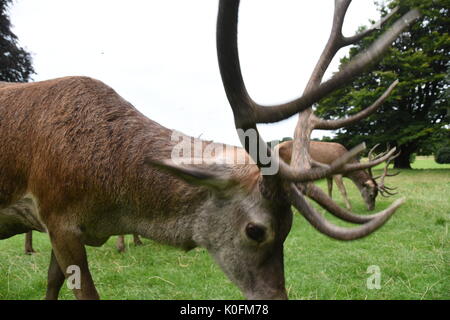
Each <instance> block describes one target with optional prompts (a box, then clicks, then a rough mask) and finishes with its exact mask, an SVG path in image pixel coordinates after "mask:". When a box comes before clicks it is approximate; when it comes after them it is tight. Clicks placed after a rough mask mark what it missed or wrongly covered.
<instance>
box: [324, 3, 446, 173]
mask: <svg viewBox="0 0 450 320" xmlns="http://www.w3.org/2000/svg"><path fill="white" fill-rule="evenodd" d="M395 5H399V6H400V10H399V12H400V13H397V14H396V15H395V16H394V17H393V18H392V19H391V20H390V23H392V22H393V21H395V20H396V18H399V16H400V14H402V13H405V12H406V11H407V10H408V9H409V8H412V7H417V8H419V9H420V11H421V13H422V18H421V19H420V21H418V22H416V23H415V24H414V25H413V26H412V27H411V28H410V29H409V30H408V31H407V32H404V33H403V34H402V35H401V36H400V38H399V39H397V40H396V41H395V42H394V43H393V46H392V48H391V49H390V50H389V52H388V53H387V54H386V55H385V57H384V58H383V59H382V60H381V61H379V62H378V63H376V64H375V65H374V66H373V68H372V70H373V71H372V72H368V73H366V74H364V75H362V76H360V77H359V78H357V79H356V80H355V81H354V83H353V84H352V85H351V86H347V87H345V88H342V89H340V90H337V91H336V92H334V93H333V94H332V95H330V96H329V97H327V98H325V99H322V101H320V103H319V104H318V106H317V108H316V111H315V112H316V114H318V115H319V116H321V117H324V118H326V119H333V118H338V117H345V116H349V115H352V114H355V113H357V112H359V111H361V110H362V109H364V108H366V107H368V106H369V105H370V104H372V103H373V102H374V101H375V100H376V99H377V98H378V97H379V96H380V95H381V94H382V93H383V92H384V90H386V88H387V87H388V86H389V85H390V83H392V82H393V81H394V80H395V79H399V80H400V83H399V85H398V86H397V87H396V89H395V90H394V92H393V94H392V95H391V97H390V98H389V99H388V100H387V101H386V102H385V103H384V104H383V106H381V108H380V109H379V110H378V111H377V112H376V113H375V114H373V115H371V116H370V117H368V118H367V119H365V120H363V121H360V122H358V123H356V124H354V125H352V126H349V127H347V128H343V129H341V130H339V131H337V133H336V134H337V135H336V138H335V139H334V140H335V141H337V142H340V143H342V144H343V145H345V146H347V147H352V146H355V145H356V144H358V143H361V142H363V141H365V142H366V143H367V144H368V145H375V144H377V143H381V144H382V145H387V144H389V145H391V146H397V147H398V148H399V149H400V150H401V155H400V156H399V157H398V158H397V159H396V160H395V166H396V167H400V168H402V167H403V168H409V166H410V163H409V159H410V155H411V154H413V153H418V154H431V153H432V152H433V151H434V150H435V149H436V147H437V144H439V143H441V142H442V141H445V140H446V139H447V141H448V139H450V130H449V118H448V116H447V112H448V109H449V104H448V90H449V89H448V74H449V66H450V64H449V55H450V37H449V32H448V31H449V30H448V27H449V26H450V19H449V9H450V6H449V2H448V0H392V1H389V2H388V7H389V8H392V7H394V6H395ZM379 9H380V12H381V13H382V14H383V15H385V14H386V13H387V12H388V11H389V9H388V8H387V7H386V6H384V5H383V4H379ZM390 23H388V24H387V26H385V27H384V28H383V30H385V29H386V28H388V27H389V24H390ZM383 30H380V31H379V32H374V33H373V34H371V35H370V36H369V37H367V38H365V39H363V40H362V41H360V42H359V43H357V44H356V45H355V46H353V47H352V48H351V49H350V52H349V57H345V58H343V59H342V60H341V66H342V65H344V64H345V63H347V62H348V61H349V58H351V57H354V56H355V55H357V54H358V53H359V52H361V51H362V50H364V49H365V48H367V47H368V46H369V45H370V44H371V43H372V42H373V41H374V40H375V39H376V38H377V37H378V36H379V34H380V33H381V32H382V31H383Z"/></svg>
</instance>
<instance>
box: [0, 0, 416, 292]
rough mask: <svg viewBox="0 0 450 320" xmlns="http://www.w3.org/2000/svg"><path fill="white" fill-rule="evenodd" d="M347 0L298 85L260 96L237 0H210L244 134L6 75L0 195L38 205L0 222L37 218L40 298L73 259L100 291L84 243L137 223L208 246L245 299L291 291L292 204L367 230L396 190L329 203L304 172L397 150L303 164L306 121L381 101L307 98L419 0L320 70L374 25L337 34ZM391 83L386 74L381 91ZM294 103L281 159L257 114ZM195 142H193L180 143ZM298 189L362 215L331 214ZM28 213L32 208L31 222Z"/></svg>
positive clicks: (309, 124) (345, 236) (64, 82)
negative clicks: (240, 41)
mask: <svg viewBox="0 0 450 320" xmlns="http://www.w3.org/2000/svg"><path fill="white" fill-rule="evenodd" d="M350 2H351V1H350V0H336V1H335V9H334V17H333V26H332V30H331V33H330V38H329V40H328V42H327V44H326V46H325V49H324V51H323V53H322V54H321V56H320V57H319V60H318V63H317V65H316V67H315V69H314V71H313V72H312V75H311V78H310V81H309V84H308V85H307V88H306V89H305V91H304V93H303V94H302V96H300V97H299V98H297V99H294V100H292V101H290V102H287V103H284V104H280V105H272V106H263V105H259V104H257V103H256V102H254V101H253V100H252V99H251V98H250V96H249V95H248V93H247V90H246V88H245V84H244V81H243V78H242V73H241V69H240V63H239V55H238V46H237V22H238V12H239V4H240V1H239V0H220V1H219V9H218V15H217V31H216V45H217V57H218V62H219V71H220V75H221V78H222V83H223V87H224V89H225V93H226V96H227V99H228V102H229V104H230V107H231V110H232V112H233V115H234V121H235V127H236V132H237V134H238V137H239V139H240V141H241V144H242V147H237V146H228V145H225V144H221V143H217V142H210V141H205V140H201V139H198V138H192V137H189V136H187V135H184V134H182V133H179V132H176V131H175V130H171V129H168V128H166V127H164V126H162V125H160V124H158V123H157V122H155V121H153V120H151V119H149V118H147V117H146V116H144V115H143V114H142V113H140V112H139V111H138V110H137V109H136V108H135V107H134V106H132V105H131V104H130V103H129V102H127V101H126V100H125V99H123V98H122V97H121V96H119V95H118V94H117V93H116V92H115V91H114V90H113V89H112V88H110V87H109V86H107V85H106V84H104V83H103V82H101V81H99V80H95V79H92V78H89V77H81V76H77V77H63V78H57V79H52V80H45V81H39V82H33V83H21V84H11V85H8V86H5V87H2V88H1V89H0V138H1V141H2V144H0V208H3V209H2V210H4V209H5V208H6V210H9V209H11V208H13V207H14V206H15V205H17V203H19V202H20V201H23V199H25V198H27V199H31V202H32V205H34V206H36V207H37V210H36V211H35V212H34V211H33V212H31V211H30V212H29V213H30V214H28V215H25V216H24V217H25V218H24V219H25V220H26V221H25V222H23V223H22V224H21V226H20V228H19V227H11V228H6V230H3V229H0V230H2V231H1V233H0V239H3V238H6V237H10V236H13V235H14V234H18V233H24V232H28V231H30V229H33V228H35V229H38V227H39V226H42V227H43V229H44V231H45V232H47V234H48V236H49V239H50V242H51V246H52V252H51V255H50V265H49V269H48V281H47V292H46V298H47V299H57V298H58V294H59V291H60V289H61V286H62V285H63V283H64V281H65V279H66V278H68V277H70V275H71V274H72V271H71V270H72V268H73V267H74V266H76V267H77V268H78V270H79V273H78V274H79V276H80V279H79V280H80V281H79V285H78V286H74V287H73V289H72V290H73V293H74V295H75V297H76V298H77V299H99V298H100V296H99V294H98V291H97V289H96V286H95V284H94V281H93V277H92V274H91V272H90V269H89V264H88V259H87V255H86V249H85V246H101V245H102V244H104V243H105V242H106V241H107V240H108V238H109V237H111V236H114V235H122V234H135V233H136V234H139V235H141V236H143V237H145V238H149V239H152V240H154V241H158V242H161V243H164V244H167V245H171V246H174V247H178V248H181V249H183V250H190V249H193V248H195V247H202V248H205V250H207V251H208V253H209V254H210V255H211V256H212V257H213V260H214V261H215V262H216V263H217V264H218V266H219V267H220V268H221V269H222V270H223V272H224V273H225V275H226V276H227V277H228V278H229V279H230V280H231V281H232V282H233V283H234V284H235V285H236V286H237V287H238V288H239V289H240V290H241V292H242V294H243V295H244V296H245V297H246V298H247V299H287V298H288V295H287V290H286V286H285V276H284V254H283V247H284V242H285V239H286V237H287V236H288V234H289V232H290V230H291V226H292V220H293V215H294V212H298V213H299V214H300V215H302V216H303V217H304V218H305V220H306V221H308V223H309V224H311V226H312V227H314V228H315V229H317V230H318V231H319V232H320V233H323V234H324V235H326V236H328V237H331V238H334V239H338V240H342V241H350V240H356V239H360V238H364V237H366V236H368V235H370V234H372V233H373V232H375V231H376V230H378V229H379V228H380V227H382V226H383V225H384V224H385V223H386V222H387V221H388V220H389V219H390V217H391V216H392V215H393V214H394V213H395V212H396V211H397V209H398V208H399V207H400V206H401V205H402V203H404V201H405V199H404V198H399V199H397V200H395V201H394V202H393V203H392V204H391V205H390V206H389V207H388V208H386V209H385V210H382V211H380V212H378V213H374V214H371V215H359V214H356V213H353V212H351V211H349V210H346V209H344V208H341V207H340V206H338V205H337V204H336V203H335V202H334V201H333V200H332V199H331V198H329V197H328V195H327V194H326V193H324V192H323V191H321V189H320V188H318V187H316V186H315V185H314V183H313V182H314V181H315V180H317V179H322V178H325V177H327V176H331V175H334V174H345V173H347V172H351V171H356V170H361V169H365V168H369V167H373V166H375V165H377V164H379V163H382V162H384V161H386V160H388V159H389V158H390V157H392V156H394V154H395V152H396V150H395V148H392V149H391V150H390V151H389V152H387V153H386V154H384V155H382V156H380V157H377V158H376V159H374V160H373V161H368V162H364V163H357V164H354V163H348V162H349V160H351V159H352V158H353V157H355V156H356V155H357V154H358V153H360V152H362V151H363V150H364V148H365V146H364V145H359V146H357V147H355V148H353V149H351V150H350V151H349V152H348V153H345V154H344V155H343V156H341V157H340V158H338V159H337V160H335V161H333V163H332V164H331V165H317V164H313V163H312V162H311V159H310V155H309V141H310V133H311V131H312V130H314V129H324V128H325V129H334V128H338V127H341V126H346V125H349V124H351V123H354V122H356V121H358V120H359V119H361V118H364V117H365V116H367V115H369V114H371V113H372V112H375V110H376V109H377V108H378V107H379V105H380V104H381V102H375V103H374V105H372V106H369V107H368V108H366V109H364V110H363V111H361V112H360V113H358V114H355V115H353V116H350V117H348V118H343V119H336V120H322V119H320V118H318V117H315V116H314V115H313V110H312V105H313V104H314V103H315V102H317V101H318V100H320V99H321V98H323V97H325V96H326V95H327V94H330V93H331V92H333V91H334V90H336V89H337V88H339V87H341V86H343V85H346V84H349V83H351V81H352V79H354V77H355V76H357V75H359V74H361V73H362V72H363V71H364V70H365V69H366V68H367V66H368V65H369V64H370V63H372V62H373V61H374V60H377V59H379V58H380V57H381V56H382V55H383V54H384V53H385V52H386V51H387V49H388V48H389V46H390V44H391V43H392V42H393V41H394V40H395V39H396V38H397V37H398V36H399V35H400V34H401V33H402V32H403V31H404V30H405V29H406V28H407V27H408V26H409V25H410V24H412V23H413V22H414V21H415V20H416V19H418V18H419V16H420V13H419V12H418V10H416V9H412V10H410V11H408V12H407V13H405V14H404V15H403V16H402V17H401V19H399V20H397V21H395V22H394V23H393V24H392V26H391V27H390V29H389V30H388V31H387V32H385V33H383V34H382V35H381V36H380V37H379V38H378V39H377V40H376V41H375V42H374V43H373V44H372V45H371V47H369V48H368V49H367V51H366V52H364V53H362V54H361V55H359V56H357V57H356V58H355V59H353V60H352V61H351V62H349V63H348V64H347V65H346V67H345V68H343V69H342V70H341V71H339V72H338V73H336V74H335V75H334V76H333V77H332V78H331V79H329V80H326V81H322V77H323V73H324V72H325V70H326V68H327V67H328V65H329V63H330V61H331V59H332V57H333V56H334V55H335V54H336V52H337V50H338V49H339V48H341V47H344V46H346V45H349V44H351V43H353V42H355V41H357V40H358V39H361V37H363V36H365V35H367V34H368V33H371V32H373V30H374V28H371V29H367V30H366V31H363V32H360V33H358V34H356V35H355V36H352V37H350V38H348V37H344V36H343V35H342V32H341V30H342V24H343V19H344V16H345V13H346V11H347V8H348V6H349V5H350ZM388 18H389V17H387V18H386V17H385V18H382V21H381V22H382V23H384V21H385V20H387V19H388ZM396 83H397V81H396V82H394V83H393V84H392V85H391V86H389V88H388V89H387V92H386V94H387V95H389V93H390V92H391V91H392V90H393V88H394V87H395V85H396ZM382 100H383V99H382ZM296 114H298V116H299V123H298V126H297V127H296V128H295V132H294V143H293V147H292V158H291V163H290V164H287V163H285V162H284V161H283V160H282V159H281V158H280V157H277V156H276V153H274V152H273V149H269V148H268V146H267V144H266V143H265V142H264V140H263V138H262V137H261V135H260V134H259V131H258V129H257V123H273V122H278V121H281V120H283V119H285V118H288V117H291V116H293V115H296ZM174 136H175V137H177V138H178V139H175V138H174ZM192 146H194V147H192ZM192 149H194V151H195V150H196V152H194V155H192V154H191V155H189V153H190V151H191V150H192ZM174 150H175V151H174ZM180 150H181V151H180ZM224 150H226V151H224ZM197 151H198V152H197ZM197 153H199V154H200V155H201V157H198V156H197ZM174 155H175V156H174ZM307 198H309V199H311V200H312V201H314V202H316V203H318V204H319V205H320V206H322V207H323V208H325V210H327V211H328V212H330V213H331V214H333V215H335V216H337V217H338V218H340V219H342V220H344V221H348V222H352V223H355V224H359V225H357V226H354V227H341V226H337V225H335V224H333V223H331V222H330V221H328V220H327V219H326V218H324V216H323V215H322V214H321V213H320V212H319V211H318V210H317V209H315V208H314V207H313V206H312V205H311V204H310V202H309V201H308V200H307ZM8 208H9V209H8ZM293 209H294V211H293ZM2 212H3V211H2ZM29 220H31V221H34V220H36V221H37V222H38V225H39V226H34V225H32V224H31V222H29ZM39 228H40V227H39ZM38 231H42V230H38Z"/></svg>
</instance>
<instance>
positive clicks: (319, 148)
mask: <svg viewBox="0 0 450 320" xmlns="http://www.w3.org/2000/svg"><path fill="white" fill-rule="evenodd" d="M292 145H293V142H292V141H285V142H282V143H280V144H279V145H277V147H276V149H277V150H279V153H280V157H282V158H283V160H284V161H286V162H288V163H290V161H291V153H292ZM371 151H373V150H371ZM347 152H348V150H347V149H346V148H345V147H344V146H343V145H342V144H339V143H335V142H319V141H311V142H310V145H309V154H310V156H311V158H312V160H314V161H316V162H319V163H322V164H327V165H330V164H332V163H333V161H335V160H336V159H338V158H339V157H341V156H343V155H344V154H345V153H347ZM369 158H371V160H373V159H372V152H369ZM391 160H392V159H391ZM349 163H359V160H357V159H352V160H351V161H349ZM388 164H389V162H388ZM388 164H387V165H386V168H385V171H384V173H383V174H382V175H381V176H379V177H374V176H373V174H372V171H371V170H370V168H369V169H368V170H367V171H366V170H358V171H353V172H348V173H345V174H344V175H334V176H333V177H327V182H328V195H329V196H330V197H331V196H332V191H333V179H334V181H335V182H336V185H337V186H338V188H339V191H340V192H341V194H342V197H343V199H344V201H345V204H346V206H347V209H349V210H351V204H350V201H349V200H348V196H347V191H346V189H345V186H344V182H343V181H342V177H343V176H344V177H346V178H349V179H350V180H352V181H353V183H354V184H355V185H356V187H357V188H358V190H359V192H360V193H361V196H362V198H363V199H364V202H365V204H366V206H367V209H368V210H373V209H374V208H375V199H376V197H377V195H378V193H380V194H381V195H383V196H388V195H394V194H395V193H393V192H392V191H393V190H394V188H390V187H387V186H385V185H384V178H385V177H387V176H394V175H396V174H388V173H387V167H388ZM378 178H381V179H380V183H377V181H376V179H378Z"/></svg>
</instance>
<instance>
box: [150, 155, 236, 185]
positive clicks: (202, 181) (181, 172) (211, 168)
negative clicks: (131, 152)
mask: <svg viewBox="0 0 450 320" xmlns="http://www.w3.org/2000/svg"><path fill="white" fill-rule="evenodd" d="M144 162H145V163H146V164H148V165H149V166H152V167H154V168H157V169H160V170H162V171H166V172H168V173H170V174H171V175H173V176H175V177H177V178H180V179H181V180H183V181H185V182H187V183H189V184H192V185H197V186H204V187H208V188H210V189H214V190H217V191H220V190H224V189H227V188H229V187H231V186H233V185H236V184H237V183H236V182H234V180H233V179H231V178H230V176H229V175H228V174H226V173H225V172H224V171H225V170H220V168H219V165H203V166H199V165H197V166H194V165H180V164H176V163H174V162H173V161H171V160H154V159H148V158H146V159H145V160H144Z"/></svg>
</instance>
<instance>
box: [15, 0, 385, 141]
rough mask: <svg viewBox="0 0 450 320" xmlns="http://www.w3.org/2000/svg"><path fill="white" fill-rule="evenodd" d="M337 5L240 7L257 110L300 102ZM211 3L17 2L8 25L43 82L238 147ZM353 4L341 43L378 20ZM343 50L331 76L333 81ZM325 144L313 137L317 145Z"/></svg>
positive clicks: (275, 1) (361, 2)
mask: <svg viewBox="0 0 450 320" xmlns="http://www.w3.org/2000/svg"><path fill="white" fill-rule="evenodd" d="M333 4H334V1H333V0H315V1H305V0H242V1H241V9H240V20H239V50H240V57H241V66H242V70H243V75H244V78H245V82H246V86H247V89H248V91H249V93H250V95H251V96H252V97H253V99H255V100H256V101H257V102H259V103H262V104H273V103H279V102H285V101H288V100H291V99H293V98H296V97H298V96H299V95H300V94H301V93H302V91H303V89H304V87H305V85H306V82H307V80H308V77H309V75H310V73H311V71H312V68H313V67H314V65H315V63H316V61H317V58H318V56H319V54H320V52H321V51H322V49H323V46H324V45H325V42H326V40H327V38H328V35H329V30H330V28H331V21H332V14H333ZM217 5H218V1H217V0H145V1H144V0H127V1H123V0H121V1H118V0H16V1H15V2H14V5H13V7H12V8H11V11H10V14H11V21H12V23H13V25H14V32H15V33H16V35H17V36H18V37H19V39H20V44H21V45H22V46H23V47H25V48H26V49H27V50H29V51H30V52H31V53H32V55H33V62H34V67H35V70H36V72H37V75H35V76H34V80H36V81H39V80H46V79H52V78H57V77H62V76H69V75H85V76H90V77H93V78H96V79H99V80H101V81H103V82H105V83H106V84H108V85H109V86H111V87H112V88H114V89H115V90H116V91H117V92H118V93H119V94H120V95H121V96H123V97H124V98H125V99H126V100H128V101H130V102H131V103H132V104H133V105H134V106H135V107H136V108H138V109H139V110H140V111H141V112H143V113H144V114H145V115H146V116H148V117H150V118H151V119H153V120H155V121H157V122H159V123H160V124H162V125H164V126H166V127H168V128H171V129H177V130H179V131H182V132H184V133H186V134H189V135H191V136H196V137H198V136H200V135H201V137H202V138H204V139H210V140H215V141H218V142H225V143H230V144H236V145H238V144H239V140H238V138H237V134H236V132H235V129H234V122H233V116H232V113H231V109H230V107H229V105H228V101H227V99H226V96H225V92H224V89H223V87H222V83H221V80H220V74H219V69H218V65H217V58H216V48H215V23H216V14H217ZM378 16H379V14H378V12H377V11H376V9H375V6H374V4H373V1H372V0H354V1H353V3H352V4H351V6H350V8H349V11H348V13H347V16H346V20H345V26H344V34H345V35H351V34H353V33H354V32H355V30H356V29H357V28H358V26H361V25H367V24H368V21H369V19H372V20H378ZM346 53H347V50H341V51H340V52H339V53H338V56H337V57H336V58H335V60H334V61H333V64H332V66H331V68H330V70H329V72H328V76H329V75H331V72H333V71H335V70H336V69H337V66H338V61H339V58H340V57H342V56H343V55H344V54H346ZM295 123H296V116H294V117H292V118H290V119H288V120H286V121H283V122H281V123H278V124H272V125H262V126H259V128H260V130H261V132H262V135H263V137H264V139H265V140H266V141H270V140H274V139H281V138H282V137H285V136H292V134H293V130H294V126H295ZM317 135H321V133H315V134H313V136H317Z"/></svg>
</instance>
